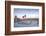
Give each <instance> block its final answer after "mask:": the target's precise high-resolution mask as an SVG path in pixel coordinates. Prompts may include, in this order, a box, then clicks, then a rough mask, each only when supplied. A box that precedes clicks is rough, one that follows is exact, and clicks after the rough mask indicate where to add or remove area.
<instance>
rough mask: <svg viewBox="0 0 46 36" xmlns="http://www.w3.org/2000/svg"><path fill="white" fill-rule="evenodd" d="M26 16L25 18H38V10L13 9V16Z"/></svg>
mask: <svg viewBox="0 0 46 36" xmlns="http://www.w3.org/2000/svg"><path fill="white" fill-rule="evenodd" d="M25 14H26V18H39V9H26V8H14V16H17V17H18V18H22V16H24V15H25Z"/></svg>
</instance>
